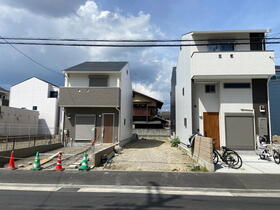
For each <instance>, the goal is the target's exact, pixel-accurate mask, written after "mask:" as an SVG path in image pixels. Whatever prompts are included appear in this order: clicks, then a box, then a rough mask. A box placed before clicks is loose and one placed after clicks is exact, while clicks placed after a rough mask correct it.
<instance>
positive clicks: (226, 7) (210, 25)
mask: <svg viewBox="0 0 280 210" xmlns="http://www.w3.org/2000/svg"><path fill="white" fill-rule="evenodd" d="M279 14H280V0H265V1H264V0H235V1H230V0H71V1H70V0H44V1H38V0H0V36H6V37H9V36H10V37H12V36H14V37H47V38H88V39H180V38H181V36H182V34H185V33H187V32H189V31H193V30H233V29H236V30H239V29H240V30H242V29H271V30H272V33H271V36H273V37H276V36H278V37H280V16H279ZM15 47H16V48H18V49H19V50H21V51H22V52H24V53H25V54H26V55H28V56H29V57H31V58H33V59H34V60H36V61H37V62H39V63H40V64H42V65H44V66H45V67H47V68H48V69H51V70H46V69H45V68H42V67H41V66H39V65H37V64H35V63H33V62H31V61H30V60H29V59H27V58H26V57H24V56H23V55H22V54H20V53H19V52H18V51H16V50H15V49H14V48H12V47H11V46H9V45H0V86H2V87H4V88H7V89H9V88H10V86H12V85H14V84H16V83H18V82H20V81H22V80H25V79H26V78H28V77H32V76H37V77H39V78H42V79H44V80H47V81H49V82H51V83H54V84H57V85H59V86H63V80H64V78H63V75H62V74H60V73H59V72H61V71H62V70H63V69H65V68H68V67H70V66H73V65H76V64H79V63H81V62H84V61H128V62H129V68H130V71H131V73H132V82H133V88H134V89H135V90H137V91H139V92H142V93H144V94H147V95H150V96H152V97H155V98H157V99H159V100H161V101H163V102H164V106H163V108H162V109H163V110H169V105H170V104H169V103H170V101H169V96H170V78H171V71H172V67H173V66H176V62H177V57H178V53H179V50H178V48H129V49H128V48H89V47H88V48H86V47H57V46H18V45H17V46H15ZM268 49H273V50H275V51H276V55H275V57H276V63H278V62H279V57H280V55H279V53H280V51H279V46H276V45H273V46H268ZM55 72H58V73H55Z"/></svg>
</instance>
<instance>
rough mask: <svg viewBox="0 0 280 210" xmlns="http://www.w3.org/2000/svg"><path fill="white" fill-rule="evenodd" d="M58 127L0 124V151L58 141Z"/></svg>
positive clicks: (59, 140)
mask: <svg viewBox="0 0 280 210" xmlns="http://www.w3.org/2000/svg"><path fill="white" fill-rule="evenodd" d="M59 134H60V131H59V129H58V128H49V127H46V126H37V125H13V124H0V151H6V150H15V149H21V148H28V147H34V146H39V145H49V144H55V143H60V142H61V138H60V135H59Z"/></svg>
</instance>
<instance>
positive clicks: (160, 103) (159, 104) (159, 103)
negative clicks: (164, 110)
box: [133, 90, 163, 109]
mask: <svg viewBox="0 0 280 210" xmlns="http://www.w3.org/2000/svg"><path fill="white" fill-rule="evenodd" d="M135 94H138V95H141V96H144V97H146V98H148V99H151V100H153V101H156V102H157V106H158V108H159V109H161V107H162V105H163V102H162V101H159V100H157V99H155V98H152V97H150V96H147V95H145V94H143V93H139V92H137V91H135V90H133V97H134V95H135Z"/></svg>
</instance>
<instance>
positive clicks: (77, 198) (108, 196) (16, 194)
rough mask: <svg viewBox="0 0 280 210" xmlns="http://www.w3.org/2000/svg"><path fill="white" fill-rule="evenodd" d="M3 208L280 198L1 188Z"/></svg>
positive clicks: (241, 202) (238, 204)
mask: <svg viewBox="0 0 280 210" xmlns="http://www.w3.org/2000/svg"><path fill="white" fill-rule="evenodd" d="M0 205H1V206H2V207H3V209H28V210H30V209H246V210H247V209H266V210H268V209H278V208H279V205H280V201H279V198H251V197H215V196H181V195H161V194H125V193H82V192H30V191H0Z"/></svg>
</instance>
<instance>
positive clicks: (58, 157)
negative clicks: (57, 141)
mask: <svg viewBox="0 0 280 210" xmlns="http://www.w3.org/2000/svg"><path fill="white" fill-rule="evenodd" d="M61 158H62V152H59V153H58V156H57V161H56V166H55V169H54V170H56V171H63V170H64V168H62V160H61Z"/></svg>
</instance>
